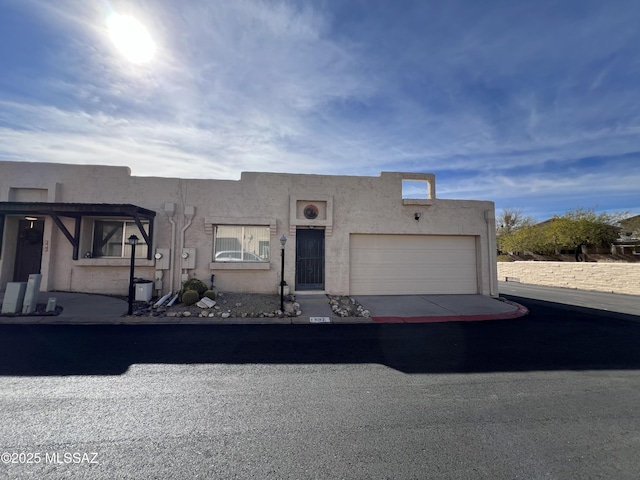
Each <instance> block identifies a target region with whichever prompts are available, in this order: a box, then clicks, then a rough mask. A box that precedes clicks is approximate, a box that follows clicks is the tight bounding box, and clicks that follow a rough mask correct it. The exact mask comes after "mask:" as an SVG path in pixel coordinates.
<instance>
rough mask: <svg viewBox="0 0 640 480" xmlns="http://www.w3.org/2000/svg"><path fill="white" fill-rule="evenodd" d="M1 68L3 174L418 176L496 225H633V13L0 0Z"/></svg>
mask: <svg viewBox="0 0 640 480" xmlns="http://www.w3.org/2000/svg"><path fill="white" fill-rule="evenodd" d="M114 16H116V17H115V18H123V17H125V16H130V17H132V18H135V19H136V21H137V22H139V24H141V25H142V26H144V28H146V32H147V33H148V37H149V38H150V41H151V42H153V43H152V45H153V55H152V56H151V57H150V58H149V59H148V60H146V61H140V60H139V59H138V60H137V61H131V60H130V59H129V58H128V56H127V52H126V51H122V50H120V49H119V48H118V46H117V45H116V42H115V41H114V39H113V37H112V36H111V31H110V30H109V28H110V23H109V22H110V21H111V20H112V19H113V18H114ZM125 18H126V17H125ZM110 19H111V20H110ZM132 42H133V41H132ZM129 53H130V52H129ZM0 65H2V70H1V73H0V160H8V161H18V162H55V163H71V164H98V165H122V166H128V167H130V168H131V171H132V174H133V175H139V176H162V177H181V178H216V179H238V178H240V172H242V171H265V172H286V173H311V174H325V175H371V176H377V175H379V174H380V172H382V171H395V172H425V173H434V174H435V175H436V196H437V197H438V198H447V199H474V200H491V201H494V202H495V204H496V210H497V213H498V214H499V213H500V212H501V210H502V209H504V208H515V209H519V210H521V211H522V213H523V214H525V215H528V216H532V217H533V218H535V219H537V220H545V219H547V218H549V217H551V216H553V215H555V214H560V215H561V214H563V213H564V212H566V211H569V210H574V209H576V208H579V207H581V208H593V209H595V210H596V211H607V212H627V211H628V212H629V213H630V214H639V213H640V2H638V1H637V0H630V1H627V0H612V1H603V0H597V1H591V0H575V1H574V0H562V1H550V0H536V1H530V0H507V1H501V0H439V1H430V0H418V1H411V0H381V1H376V0H313V1H312V0H309V1H282V0H181V1H180V2H176V1H173V0H133V1H120V0H113V1H108V0H82V1H81V0H55V1H52V0H0ZM406 195H407V196H411V195H412V192H411V191H407V192H406Z"/></svg>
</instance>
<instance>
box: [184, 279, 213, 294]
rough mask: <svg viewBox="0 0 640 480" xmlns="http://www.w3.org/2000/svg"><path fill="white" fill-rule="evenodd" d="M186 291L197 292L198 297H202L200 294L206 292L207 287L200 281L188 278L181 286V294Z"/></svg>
mask: <svg viewBox="0 0 640 480" xmlns="http://www.w3.org/2000/svg"><path fill="white" fill-rule="evenodd" d="M187 290H195V291H196V292H198V295H200V296H202V294H203V293H204V292H206V291H207V286H206V285H205V283H204V282H203V281H202V280H198V279H197V278H190V279H189V280H187V281H186V282H184V283H183V284H182V292H183V293H184V292H186V291H187Z"/></svg>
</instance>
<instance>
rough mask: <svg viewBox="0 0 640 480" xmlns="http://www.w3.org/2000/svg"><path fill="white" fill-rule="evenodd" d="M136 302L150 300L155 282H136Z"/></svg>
mask: <svg viewBox="0 0 640 480" xmlns="http://www.w3.org/2000/svg"><path fill="white" fill-rule="evenodd" d="M135 287H136V295H135V300H136V302H150V301H151V297H152V296H153V282H145V283H136V285H135Z"/></svg>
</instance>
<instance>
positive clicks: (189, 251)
mask: <svg viewBox="0 0 640 480" xmlns="http://www.w3.org/2000/svg"><path fill="white" fill-rule="evenodd" d="M182 268H183V269H184V270H193V269H194V268H196V249H195V248H183V249H182Z"/></svg>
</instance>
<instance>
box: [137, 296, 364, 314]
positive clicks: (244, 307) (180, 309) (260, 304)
mask: <svg viewBox="0 0 640 480" xmlns="http://www.w3.org/2000/svg"><path fill="white" fill-rule="evenodd" d="M215 302H216V303H215V305H214V306H213V307H211V308H201V307H199V306H197V305H191V306H185V305H183V304H182V303H176V304H174V305H172V306H171V307H166V306H160V307H157V308H156V307H153V304H154V303H155V300H153V301H151V302H150V303H147V302H134V304H133V316H135V317H210V318H214V317H218V318H275V317H279V318H282V317H297V316H300V315H302V313H303V312H302V310H301V307H300V304H299V303H298V302H296V298H295V295H286V296H285V302H284V312H283V311H281V310H280V295H277V294H263V293H231V292H220V293H218V295H217V297H216V299H215ZM327 302H328V303H329V305H330V306H331V310H332V311H333V313H334V315H335V316H338V317H369V316H370V313H369V311H368V310H365V309H364V308H363V307H362V305H360V304H359V303H358V302H356V301H355V300H354V299H353V298H351V297H348V296H339V295H327Z"/></svg>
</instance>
